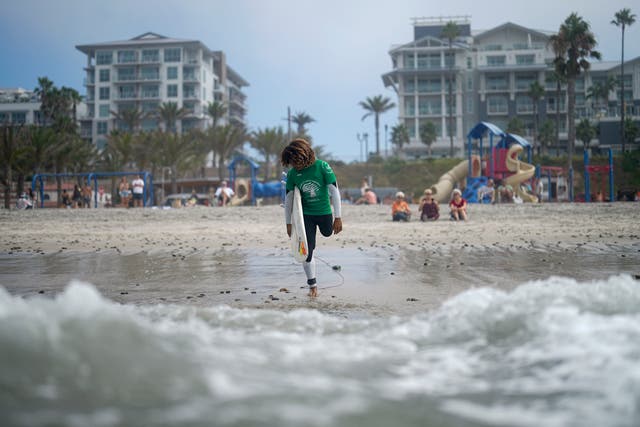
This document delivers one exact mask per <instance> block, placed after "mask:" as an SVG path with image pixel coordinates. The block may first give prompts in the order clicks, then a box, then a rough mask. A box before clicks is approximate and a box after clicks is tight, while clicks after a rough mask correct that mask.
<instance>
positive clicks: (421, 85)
mask: <svg viewBox="0 0 640 427" xmlns="http://www.w3.org/2000/svg"><path fill="white" fill-rule="evenodd" d="M418 92H421V93H440V92H442V81H441V80H440V79H420V80H418Z"/></svg>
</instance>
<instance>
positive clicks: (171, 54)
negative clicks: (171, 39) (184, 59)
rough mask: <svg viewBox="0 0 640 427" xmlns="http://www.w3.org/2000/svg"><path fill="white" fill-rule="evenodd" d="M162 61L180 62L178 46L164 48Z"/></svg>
mask: <svg viewBox="0 0 640 427" xmlns="http://www.w3.org/2000/svg"><path fill="white" fill-rule="evenodd" d="M164 62H180V48H179V47H174V48H166V49H165V50H164Z"/></svg>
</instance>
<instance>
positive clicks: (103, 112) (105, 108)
mask: <svg viewBox="0 0 640 427" xmlns="http://www.w3.org/2000/svg"><path fill="white" fill-rule="evenodd" d="M109 114H110V112H109V104H100V112H99V115H100V117H109Z"/></svg>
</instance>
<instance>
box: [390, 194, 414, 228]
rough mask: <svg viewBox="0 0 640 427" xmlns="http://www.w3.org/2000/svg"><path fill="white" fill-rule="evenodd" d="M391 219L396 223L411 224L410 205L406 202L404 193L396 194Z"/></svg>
mask: <svg viewBox="0 0 640 427" xmlns="http://www.w3.org/2000/svg"><path fill="white" fill-rule="evenodd" d="M391 218H392V219H393V220H394V221H405V222H409V220H410V219H411V209H409V205H408V204H407V202H406V201H405V200H404V193H403V192H402V191H398V192H397V193H396V200H395V201H394V202H393V205H391Z"/></svg>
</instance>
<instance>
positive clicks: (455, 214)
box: [449, 188, 467, 221]
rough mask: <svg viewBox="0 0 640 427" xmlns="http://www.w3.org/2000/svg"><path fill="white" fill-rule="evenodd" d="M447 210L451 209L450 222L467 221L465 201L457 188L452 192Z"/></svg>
mask: <svg viewBox="0 0 640 427" xmlns="http://www.w3.org/2000/svg"><path fill="white" fill-rule="evenodd" d="M449 208H450V209H451V220H452V221H466V220H467V201H466V200H465V199H463V198H462V193H461V192H460V190H458V189H457V188H456V189H455V190H453V197H452V198H451V201H450V202H449Z"/></svg>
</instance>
